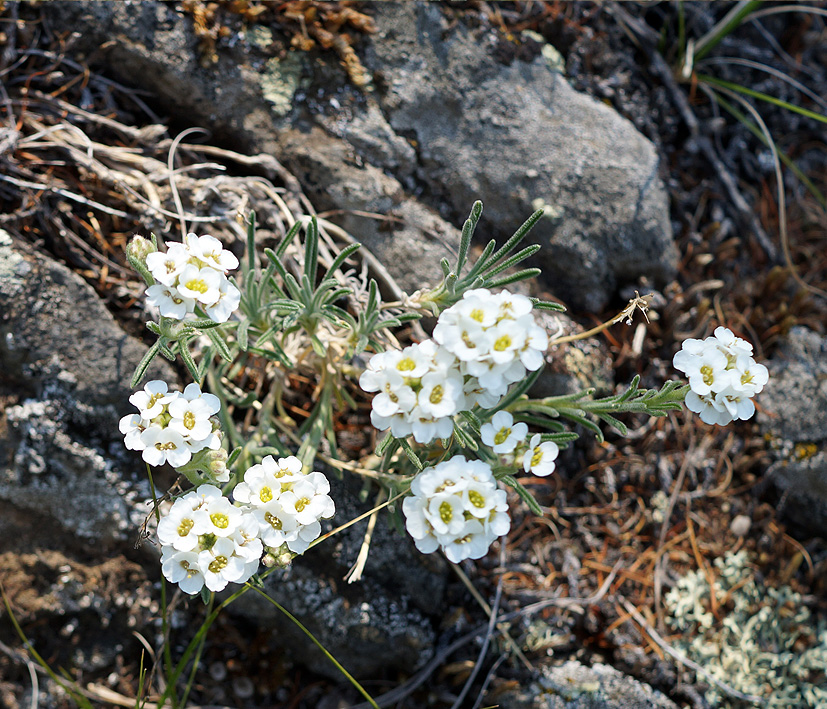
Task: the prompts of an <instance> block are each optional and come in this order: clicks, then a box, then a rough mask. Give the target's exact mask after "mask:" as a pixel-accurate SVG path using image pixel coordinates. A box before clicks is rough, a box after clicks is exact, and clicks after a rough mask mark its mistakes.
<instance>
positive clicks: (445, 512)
mask: <svg viewBox="0 0 827 709" xmlns="http://www.w3.org/2000/svg"><path fill="white" fill-rule="evenodd" d="M439 518H440V519H441V520H442V521H443V522H445V524H448V523H449V522H450V521H451V520H452V519H453V518H454V510H453V508H452V507H451V503H450V502H448V501H447V500H446V501H445V502H443V503H442V504H441V505H440V506H439Z"/></svg>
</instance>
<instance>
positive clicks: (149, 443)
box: [118, 379, 230, 482]
mask: <svg viewBox="0 0 827 709" xmlns="http://www.w3.org/2000/svg"><path fill="white" fill-rule="evenodd" d="M129 401H130V403H132V404H134V405H135V407H136V408H137V409H138V411H139V413H137V414H128V415H127V416H124V417H123V418H122V419H121V420H120V423H119V425H118V428H119V429H120V431H121V433H123V434H124V444H125V445H126V447H127V448H128V449H129V450H135V451H141V457H142V458H143V459H144V460H145V461H146V462H147V463H149V464H150V465H153V466H156V467H157V466H160V465H163V464H164V463H169V464H170V465H171V466H172V467H173V468H180V467H181V466H182V465H186V464H187V463H189V462H190V460H191V458H192V456H193V454H194V453H198V452H199V451H201V450H203V449H204V448H209V449H210V450H218V449H219V448H220V447H221V439H220V437H219V435H218V433H217V431H218V423H217V422H214V421H213V420H212V418H211V417H212V416H213V415H214V414H217V413H218V411H219V410H220V408H221V402H220V401H219V399H218V397H217V396H214V395H213V394H206V393H202V391H201V388H200V387H199V386H198V385H197V384H188V385H187V387H186V389H184V391H183V392H177V391H169V388H168V387H167V384H166V382H163V381H160V380H157V379H156V380H154V381H151V382H148V383H147V384H146V386H145V387H144V389H143V391H137V392H135V393H134V394H133V395H132V396H130V397H129ZM229 475H230V474H229V471H227V470H226V469H224V471H223V472H222V473H220V474H219V475H218V477H217V478H216V479H217V480H218V481H219V482H227V481H228V480H229V479H230V477H229Z"/></svg>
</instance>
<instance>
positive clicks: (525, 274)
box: [488, 268, 542, 288]
mask: <svg viewBox="0 0 827 709" xmlns="http://www.w3.org/2000/svg"><path fill="white" fill-rule="evenodd" d="M541 273H542V271H541V270H540V269H539V268H526V269H524V270H522V271H517V273H512V274H511V275H510V276H503V277H502V278H495V279H494V280H493V281H490V282H489V283H488V287H489V288H499V287H500V286H507V285H508V284H509V283H516V282H517V281H525V280H527V279H529V278H534V277H535V276H539V275H540V274H541Z"/></svg>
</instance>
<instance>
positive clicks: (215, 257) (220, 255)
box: [186, 234, 238, 273]
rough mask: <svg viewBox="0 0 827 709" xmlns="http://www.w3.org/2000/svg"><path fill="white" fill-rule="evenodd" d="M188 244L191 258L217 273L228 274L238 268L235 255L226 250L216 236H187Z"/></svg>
mask: <svg viewBox="0 0 827 709" xmlns="http://www.w3.org/2000/svg"><path fill="white" fill-rule="evenodd" d="M186 244H187V250H188V251H189V254H190V256H191V257H194V258H196V259H198V260H199V261H202V262H203V263H204V264H205V265H207V266H210V267H211V268H214V269H216V270H217V271H221V272H222V273H226V272H227V271H233V270H235V269H236V268H238V259H237V258H236V257H235V254H233V253H232V252H231V251H228V250H227V249H225V248H224V245H223V244H222V243H221V242H220V241H219V240H218V239H216V238H215V237H214V236H209V235H208V234H204V235H203V236H196V235H195V234H187V237H186Z"/></svg>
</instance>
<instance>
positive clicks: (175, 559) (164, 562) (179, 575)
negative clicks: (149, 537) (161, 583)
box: [161, 547, 204, 596]
mask: <svg viewBox="0 0 827 709" xmlns="http://www.w3.org/2000/svg"><path fill="white" fill-rule="evenodd" d="M161 572H162V573H163V574H164V577H165V578H166V579H167V581H170V582H171V583H177V584H178V586H180V588H181V590H182V591H183V592H184V593H188V594H189V595H190V596H194V595H195V594H196V593H198V592H199V591H200V590H201V589H202V588H204V574H203V573H201V567H200V566H199V564H198V554H197V553H196V552H194V551H177V550H176V549H175V548H174V547H164V549H163V552H162V554H161Z"/></svg>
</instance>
